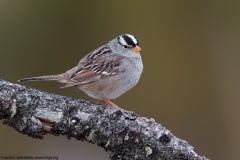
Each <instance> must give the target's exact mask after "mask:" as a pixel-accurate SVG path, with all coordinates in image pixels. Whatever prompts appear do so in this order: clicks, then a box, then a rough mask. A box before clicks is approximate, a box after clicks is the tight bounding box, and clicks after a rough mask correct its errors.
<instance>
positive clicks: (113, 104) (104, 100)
mask: <svg viewBox="0 0 240 160" xmlns="http://www.w3.org/2000/svg"><path fill="white" fill-rule="evenodd" d="M103 102H105V103H107V104H109V105H110V106H112V107H114V108H116V109H118V110H119V107H118V106H117V105H116V104H115V103H113V102H112V101H110V100H109V99H107V98H103Z"/></svg>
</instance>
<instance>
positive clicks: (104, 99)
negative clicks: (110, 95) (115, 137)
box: [103, 98, 133, 115]
mask: <svg viewBox="0 0 240 160" xmlns="http://www.w3.org/2000/svg"><path fill="white" fill-rule="evenodd" d="M103 102H105V103H106V104H109V105H110V106H112V107H114V108H115V109H117V111H119V110H120V111H122V113H123V114H124V115H125V112H126V113H130V114H132V113H133V112H132V111H126V110H125V109H122V108H120V107H118V106H117V105H116V104H115V103H113V102H112V101H110V100H109V99H107V98H103Z"/></svg>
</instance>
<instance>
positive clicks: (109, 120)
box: [0, 80, 207, 160]
mask: <svg viewBox="0 0 240 160" xmlns="http://www.w3.org/2000/svg"><path fill="white" fill-rule="evenodd" d="M0 119H4V124H6V125H9V126H11V127H13V128H14V129H16V130H17V131H18V132H21V133H22V134H27V135H29V136H31V137H33V138H43V136H44V135H45V134H53V135H65V136H67V137H68V138H71V137H74V138H76V139H77V140H86V141H88V142H90V143H94V144H97V145H98V146H100V147H103V148H104V149H105V150H106V151H107V152H108V153H109V156H110V159H112V160H118V159H119V160H120V159H121V160H147V159H151V160H161V159H164V160H168V159H169V160H170V159H171V160H172V159H181V160H207V158H205V157H204V156H199V155H198V154H196V153H195V152H194V151H193V147H192V146H190V145H189V144H188V143H187V142H186V141H184V140H181V139H179V138H177V137H175V136H174V135H173V134H172V133H171V132H170V131H169V130H167V129H165V128H164V127H163V126H161V125H160V124H158V123H156V122H155V120H154V119H152V118H150V119H147V118H143V117H141V116H139V115H137V114H135V113H132V112H128V111H125V110H122V109H120V110H117V109H116V108H113V107H110V106H107V105H101V104H95V103H91V102H88V101H84V100H80V99H74V98H70V97H64V96H60V95H56V94H51V93H46V92H43V91H39V90H36V89H32V88H29V87H25V86H21V85H18V84H13V83H10V82H6V81H3V80H0ZM43 122H45V123H43Z"/></svg>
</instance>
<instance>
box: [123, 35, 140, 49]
mask: <svg viewBox="0 0 240 160" xmlns="http://www.w3.org/2000/svg"><path fill="white" fill-rule="evenodd" d="M122 37H123V39H124V40H125V41H126V43H127V44H128V45H131V46H133V47H136V45H138V44H135V43H134V42H133V40H132V38H130V37H128V36H127V35H126V34H125V35H123V36H122Z"/></svg>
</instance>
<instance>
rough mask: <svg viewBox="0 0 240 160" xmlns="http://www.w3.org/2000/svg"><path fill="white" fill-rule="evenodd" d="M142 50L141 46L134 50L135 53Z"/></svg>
mask: <svg viewBox="0 0 240 160" xmlns="http://www.w3.org/2000/svg"><path fill="white" fill-rule="evenodd" d="M141 50H142V49H141V48H140V47H139V46H136V47H134V48H132V51H133V52H140V51H141Z"/></svg>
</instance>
